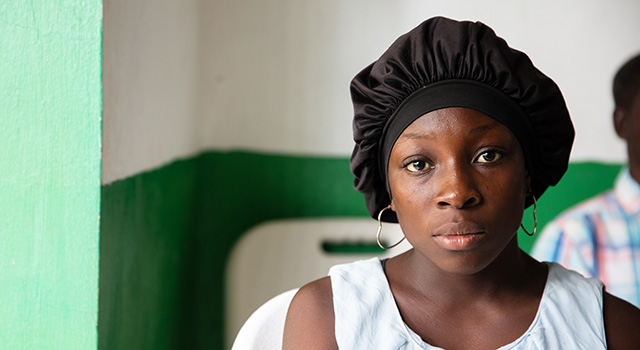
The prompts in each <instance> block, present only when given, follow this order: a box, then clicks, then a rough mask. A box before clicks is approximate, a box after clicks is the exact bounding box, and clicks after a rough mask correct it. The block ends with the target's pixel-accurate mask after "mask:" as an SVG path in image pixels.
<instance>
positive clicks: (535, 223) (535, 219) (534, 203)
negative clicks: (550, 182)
mask: <svg viewBox="0 0 640 350" xmlns="http://www.w3.org/2000/svg"><path fill="white" fill-rule="evenodd" d="M531 199H533V232H531V233H529V231H527V229H525V228H524V225H522V223H520V227H522V231H524V233H526V234H527V236H529V237H532V236H533V235H535V234H536V231H537V230H538V216H537V215H536V210H537V209H538V203H536V197H535V196H534V195H531Z"/></svg>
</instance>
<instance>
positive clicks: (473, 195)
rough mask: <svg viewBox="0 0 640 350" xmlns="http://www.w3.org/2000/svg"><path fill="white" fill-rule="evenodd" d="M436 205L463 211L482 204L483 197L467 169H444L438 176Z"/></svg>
mask: <svg viewBox="0 0 640 350" xmlns="http://www.w3.org/2000/svg"><path fill="white" fill-rule="evenodd" d="M438 176H439V177H440V181H439V182H438V184H437V186H438V189H437V192H436V193H437V195H436V198H435V202H436V205H437V206H438V207H440V208H446V207H453V208H456V209H463V208H469V207H473V206H475V205H477V204H479V203H480V201H481V199H482V198H481V195H480V192H479V191H478V189H477V187H476V185H475V182H474V181H473V177H472V176H471V174H470V172H469V171H468V170H467V169H465V167H457V166H456V167H453V168H452V169H448V170H444V169H442V170H441V171H440V173H439V174H438Z"/></svg>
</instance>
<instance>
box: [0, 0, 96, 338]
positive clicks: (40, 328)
mask: <svg viewBox="0 0 640 350" xmlns="http://www.w3.org/2000/svg"><path fill="white" fill-rule="evenodd" d="M101 6H102V2H101V1H99V0H89V1H82V2H78V1H71V0H67V1H48V0H34V1H8V0H1V1H0V324H1V325H2V326H1V327H0V348H3V349H65V350H67V349H92V348H96V346H97V329H96V323H97V317H98V236H99V231H98V230H99V215H100V213H99V210H100V204H99V203H100V139H101V135H100V118H101V81H100V77H101V51H100V50H101V49H100V43H101V25H102V24H101V18H102V8H101Z"/></svg>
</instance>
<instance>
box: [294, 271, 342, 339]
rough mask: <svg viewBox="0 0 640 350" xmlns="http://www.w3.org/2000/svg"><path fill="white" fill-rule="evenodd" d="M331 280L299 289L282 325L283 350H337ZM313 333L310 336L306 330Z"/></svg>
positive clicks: (319, 281) (322, 279)
mask: <svg viewBox="0 0 640 350" xmlns="http://www.w3.org/2000/svg"><path fill="white" fill-rule="evenodd" d="M332 298H333V293H332V291H331V279H330V278H329V277H323V278H320V279H318V280H315V281H313V282H310V283H308V284H306V285H304V286H302V287H301V288H300V289H299V290H298V292H297V293H296V295H295V296H294V297H293V299H292V300H291V304H290V305H289V311H288V312H287V318H286V321H285V328H284V338H283V349H337V348H338V346H337V344H336V340H335V333H334V313H333V300H332ZM311 329H313V330H314V331H313V332H309V330H311Z"/></svg>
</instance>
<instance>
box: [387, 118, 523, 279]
mask: <svg viewBox="0 0 640 350" xmlns="http://www.w3.org/2000/svg"><path fill="white" fill-rule="evenodd" d="M389 185H390V189H391V194H392V201H391V204H392V208H393V210H394V211H396V214H397V216H398V221H399V222H400V226H401V227H402V230H403V232H404V233H405V236H406V237H407V239H408V240H409V242H411V244H412V245H413V247H414V249H415V251H416V252H418V253H419V254H421V255H423V256H424V257H426V258H427V259H428V260H430V261H431V262H433V264H435V265H437V266H438V267H439V268H440V269H442V270H445V271H449V272H457V273H466V274H470V273H474V272H478V271H480V270H482V269H483V268H485V267H487V266H488V265H489V264H490V263H491V262H493V261H494V260H495V259H496V258H497V257H498V255H499V254H500V253H501V252H503V251H504V250H505V247H506V246H507V245H509V244H512V245H515V247H517V239H516V232H517V230H518V227H519V226H520V222H521V220H522V213H523V209H524V201H525V197H526V194H527V192H528V188H529V177H528V175H527V172H526V170H525V163H524V156H523V153H522V148H521V147H520V144H519V143H518V140H517V139H516V138H515V136H514V135H513V134H512V133H511V132H510V131H509V129H507V127H505V126H504V125H502V124H501V123H499V122H498V121H496V120H495V119H493V118H491V117H489V116H487V115H486V114H484V113H482V112H478V111H476V110H473V109H468V108H446V109H441V110H437V111H434V112H430V113H427V114H425V115H424V116H422V117H420V118H419V119H417V120H416V121H414V122H413V123H412V124H411V125H409V127H407V129H406V130H405V131H404V132H403V133H402V134H401V135H400V137H399V138H398V140H397V141H396V143H395V145H394V146H393V149H392V150H391V155H390V159H389Z"/></svg>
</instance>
